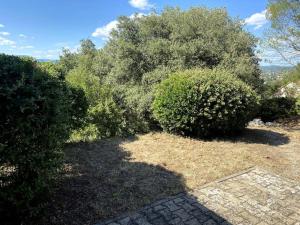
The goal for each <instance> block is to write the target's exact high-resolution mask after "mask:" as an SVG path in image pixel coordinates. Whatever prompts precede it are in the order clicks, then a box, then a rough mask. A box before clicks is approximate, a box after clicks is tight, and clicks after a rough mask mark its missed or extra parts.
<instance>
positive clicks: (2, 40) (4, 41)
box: [0, 36, 16, 46]
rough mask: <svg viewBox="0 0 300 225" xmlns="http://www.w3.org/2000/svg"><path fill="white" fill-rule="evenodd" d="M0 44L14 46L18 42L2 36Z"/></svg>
mask: <svg viewBox="0 0 300 225" xmlns="http://www.w3.org/2000/svg"><path fill="white" fill-rule="evenodd" d="M0 45H2V46H4V45H6V46H12V45H16V42H14V41H12V40H9V39H7V38H4V37H1V36H0Z"/></svg>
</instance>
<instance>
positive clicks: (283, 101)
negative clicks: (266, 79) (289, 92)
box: [258, 97, 298, 122]
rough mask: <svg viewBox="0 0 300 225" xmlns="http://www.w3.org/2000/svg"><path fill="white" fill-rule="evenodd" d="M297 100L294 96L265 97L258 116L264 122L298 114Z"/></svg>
mask: <svg viewBox="0 0 300 225" xmlns="http://www.w3.org/2000/svg"><path fill="white" fill-rule="evenodd" d="M296 101H297V100H296V99H295V98H292V97H275V98H270V99H263V100H262V101H261V107H260V111H259V114H258V117H260V118H261V120H262V121H264V122H270V121H274V120H277V119H282V118H287V117H290V116H293V115H296V114H297V110H298V109H297V107H298V106H297V102H296Z"/></svg>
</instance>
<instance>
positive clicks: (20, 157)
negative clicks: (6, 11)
mask: <svg viewBox="0 0 300 225" xmlns="http://www.w3.org/2000/svg"><path fill="white" fill-rule="evenodd" d="M0 80H1V82H0V102H1V104H0V115H1V116H0V130H1V132H0V215H3V216H4V215H8V214H9V213H13V214H17V215H18V216H19V218H23V219H24V218H28V217H32V216H35V215H36V214H37V213H38V212H39V209H40V208H41V206H42V204H43V201H42V200H43V199H44V196H46V195H45V193H47V192H48V190H49V187H50V186H51V184H52V180H53V178H55V176H56V174H57V172H58V171H59V168H60V166H61V165H62V164H61V162H62V161H61V159H62V145H63V144H64V142H65V141H66V140H67V139H68V137H69V134H70V131H71V129H72V128H75V127H78V126H80V123H81V119H80V118H79V117H80V116H83V115H84V114H85V110H86V107H85V105H86V103H85V99H84V96H83V95H82V92H81V91H80V90H78V89H74V88H70V87H69V86H68V85H67V84H66V83H65V82H64V81H62V80H60V79H58V78H55V77H51V76H49V75H48V74H47V73H45V72H42V71H41V70H40V69H39V68H38V67H37V65H36V63H35V62H33V61H32V59H29V58H19V57H15V56H7V55H3V54H2V55H0ZM80 102H81V104H82V107H81V108H78V109H77V110H76V109H75V105H77V104H79V103H80ZM77 107H78V105H77ZM4 205H5V206H4ZM2 210H6V213H4V212H3V211H2ZM3 222H4V221H3ZM23 222H24V221H23ZM4 223H5V222H4ZM25 223H26V222H25Z"/></svg>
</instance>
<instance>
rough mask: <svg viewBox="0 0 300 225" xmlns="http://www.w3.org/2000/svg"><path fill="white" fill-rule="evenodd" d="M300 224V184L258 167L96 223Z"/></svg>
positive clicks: (136, 224)
mask: <svg viewBox="0 0 300 225" xmlns="http://www.w3.org/2000/svg"><path fill="white" fill-rule="evenodd" d="M164 224H170V225H176V224H186V225H198V224H203V225H228V224H240V225H242V224H245V225H251V224H253V225H254V224H255V225H256V224H257V225H276V224H280V225H290V224H293V225H300V184H299V183H297V182H295V181H293V180H288V179H285V178H283V177H280V176H278V175H275V174H272V173H269V172H267V171H264V170H262V169H259V168H253V169H250V170H248V171H244V172H242V173H239V174H235V175H233V176H230V177H227V178H224V179H222V180H219V181H216V182H213V183H211V184H208V185H206V186H203V187H200V188H199V189H197V190H195V191H193V192H189V193H180V194H178V195H176V196H172V197H169V198H165V199H162V200H160V201H157V202H154V203H153V204H151V205H148V206H146V207H144V208H142V209H140V210H138V211H137V212H134V213H131V214H127V215H123V216H120V217H118V218H114V219H112V220H107V221H104V222H100V223H97V225H164Z"/></svg>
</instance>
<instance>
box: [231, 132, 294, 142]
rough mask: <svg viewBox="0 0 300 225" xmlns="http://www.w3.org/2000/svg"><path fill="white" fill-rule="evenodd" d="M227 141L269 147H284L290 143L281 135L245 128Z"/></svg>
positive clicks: (287, 138)
mask: <svg viewBox="0 0 300 225" xmlns="http://www.w3.org/2000/svg"><path fill="white" fill-rule="evenodd" d="M229 140H230V141H234V142H244V143H249V144H264V145H271V146H279V145H285V144H288V143H289V142H290V139H289V137H288V136H287V135H285V134H283V133H279V132H275V131H271V130H267V129H259V128H246V129H245V130H244V131H242V132H241V133H240V134H238V135H237V136H235V137H231V138H229Z"/></svg>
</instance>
